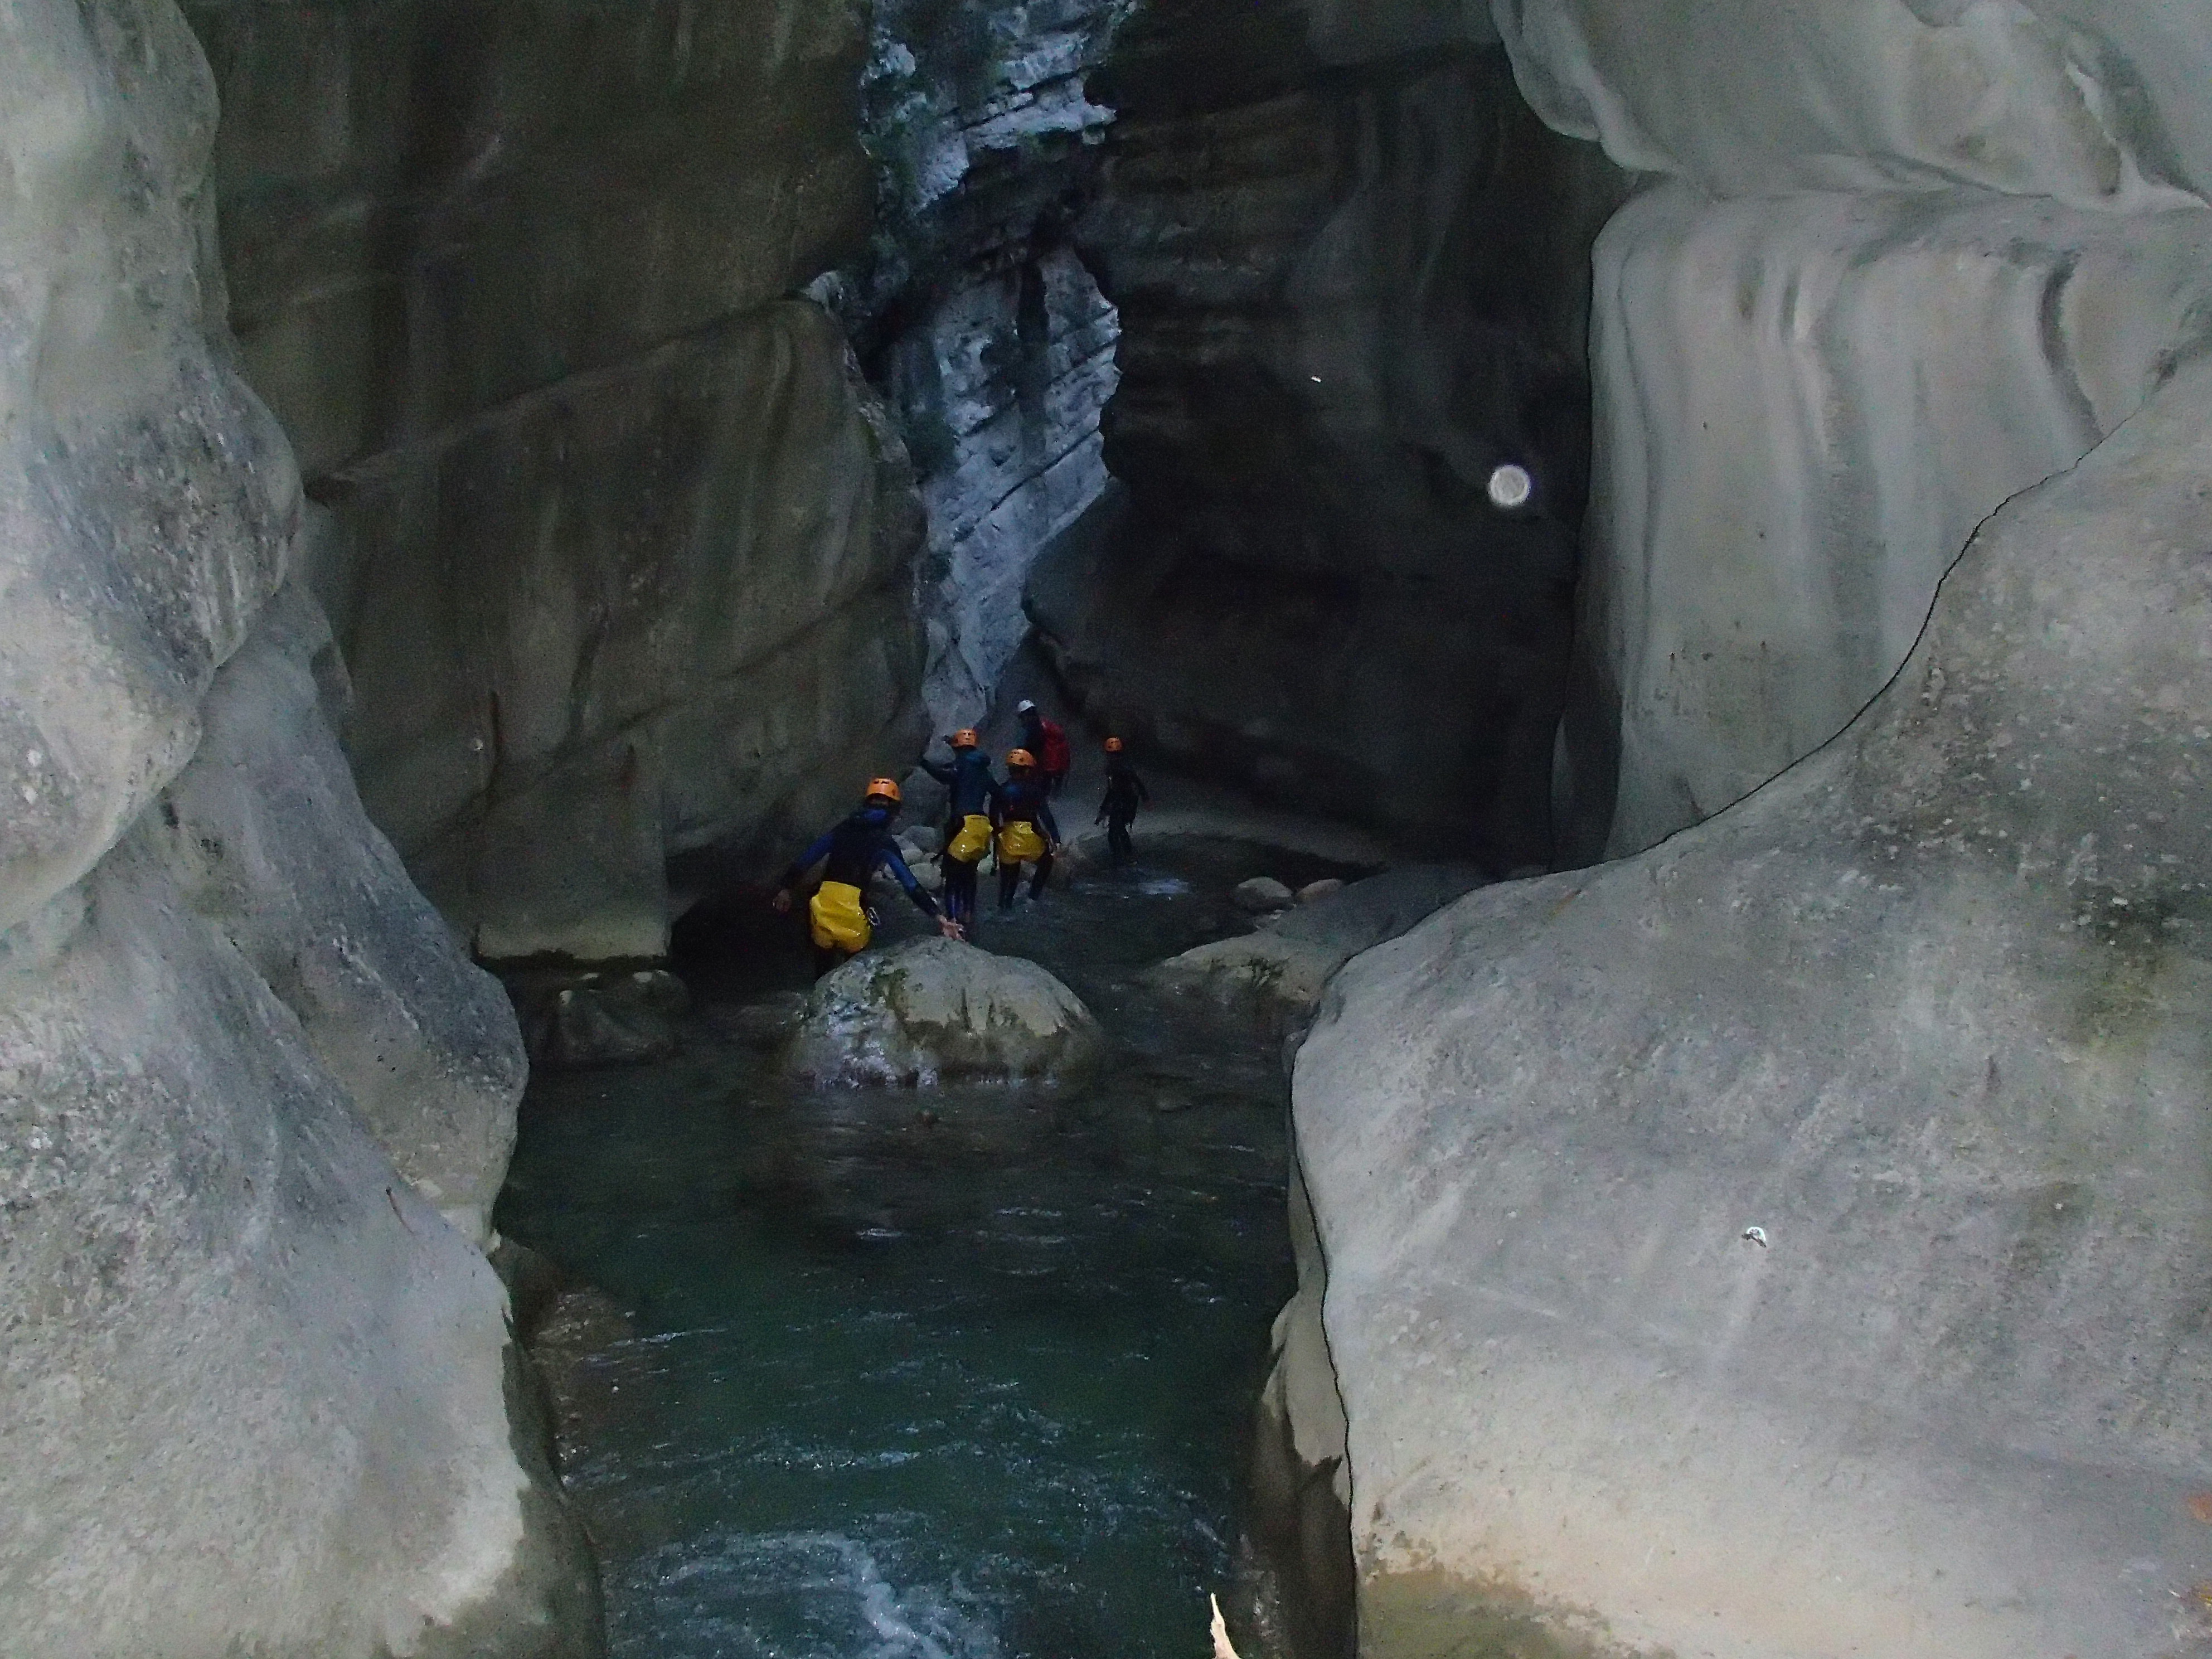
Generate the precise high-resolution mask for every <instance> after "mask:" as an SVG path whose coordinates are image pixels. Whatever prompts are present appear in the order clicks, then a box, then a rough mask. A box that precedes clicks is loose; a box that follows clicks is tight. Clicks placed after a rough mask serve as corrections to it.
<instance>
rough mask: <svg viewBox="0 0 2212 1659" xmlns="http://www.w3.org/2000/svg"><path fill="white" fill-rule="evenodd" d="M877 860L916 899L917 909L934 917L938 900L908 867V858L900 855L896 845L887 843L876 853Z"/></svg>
mask: <svg viewBox="0 0 2212 1659" xmlns="http://www.w3.org/2000/svg"><path fill="white" fill-rule="evenodd" d="M876 862H877V864H878V866H880V867H881V868H883V869H885V870H888V871H890V872H891V879H892V880H894V881H896V883H898V884H899V885H900V886H901V887H902V888H903V889H904V890H905V891H906V896H908V898H910V899H912V900H913V901H914V908H915V909H917V910H919V911H921V914H922V915H925V916H930V917H934V916H935V915H937V901H936V900H935V899H933V898H932V897H930V896H929V891H928V890H927V888H925V887H924V886H923V885H922V884H921V883H920V882H919V881H916V880H915V876H914V872H913V871H911V870H909V869H908V868H907V867H906V860H904V859H902V858H901V857H900V856H899V850H898V848H896V846H890V845H886V846H885V847H884V848H883V850H882V851H881V852H879V853H878V854H876Z"/></svg>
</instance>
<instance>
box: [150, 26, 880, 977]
mask: <svg viewBox="0 0 2212 1659" xmlns="http://www.w3.org/2000/svg"><path fill="white" fill-rule="evenodd" d="M189 10H190V15H191V18H192V20H193V21H194V23H195V25H196V26H197V27H198V28H199V30H200V32H201V33H202V34H203V36H204V38H205V40H207V42H208V46H209V51H210V57H211V58H212V60H213V62H214V64H215V67H216V76H217V80H218V82H219V83H220V85H221V88H222V96H223V100H224V106H225V118H224V121H223V125H222V136H221V139H220V143H219V147H218V151H217V157H218V183H219V185H220V186H221V194H222V201H223V208H222V217H223V232H224V246H225V257H226V258H227V260H228V265H229V270H230V279H231V285H232V289H233V292H234V300H235V312H236V322H237V327H238V331H239V333H240V339H241V342H242V345H243V349H244V353H245V358H246V368H247V372H248V374H250V376H251V377H252V380H254V382H255V384H256V385H257V386H258V387H259V388H260V389H261V390H262V391H263V392H264V393H265V394H266V395H267V396H268V398H270V402H271V403H272V404H273V405H274V406H275V407H276V410H277V413H278V414H279V415H280V416H282V417H283V420H284V422H285V423H286V425H287V427H288V428H289V429H290V430H291V431H292V432H293V433H294V435H295V440H296V441H297V442H298V443H299V446H300V448H301V455H302V458H303V462H304V465H305V468H306V471H307V475H308V478H309V483H310V488H311V489H312V492H313V494H314V495H315V496H316V497H317V498H318V499H319V500H320V501H325V502H326V503H327V504H328V505H329V506H330V507H331V508H332V509H333V511H334V513H335V514H336V518H337V523H336V524H335V526H332V527H331V532H330V539H331V550H330V552H329V555H328V556H327V557H319V558H318V559H317V561H316V562H315V566H314V578H315V581H316V585H317V587H318V590H319V592H320V593H321V594H322V595H323V597H324V599H325V604H326V605H327V606H328V608H329V610H330V612H331V618H332V621H333V623H334V625H335V626H336V628H337V634H338V637H339V641H340V643H341V645H342V647H343V649H344V651H345V653H346V656H347V659H348V660H349V663H350V665H351V666H352V668H353V671H354V675H355V679H356V686H357V689H358V696H357V700H356V707H355V710H354V714H353V720H352V723H351V725H350V726H349V729H348V732H347V744H348V750H349V754H350V756H351V757H352V759H353V761H354V763H355V766H356V771H357V773H358V775H359V776H360V778H361V781H362V789H363V793H364V797H365V799H367V801H368V806H369V810H370V812H371V814H372V816H373V817H374V818H375V819H376V821H377V822H378V823H379V824H380V826H381V827H382V828H384V829H386V831H387V832H388V833H389V834H390V835H391V836H392V839H393V840H394V842H396V843H397V844H398V847H399V848H400V850H401V852H402V853H403V854H404V855H405V856H406V858H407V859H408V860H409V863H410V867H411V868H412V869H413V870H414V871H415V872H416V874H417V875H418V877H419V878H421V879H422V881H423V882H424V884H425V885H426V886H427V887H428V890H430V892H431V894H432V896H434V897H435V899H436V900H437V901H438V902H439V904H440V906H441V908H442V909H443V910H444V912H445V913H446V915H447V917H448V919H449V920H451V921H453V923H454V925H455V927H457V929H458V930H459V932H460V933H462V934H463V935H464V937H465V938H466V939H469V940H470V941H471V943H472V944H473V945H475V946H476V948H477V949H478V950H479V951H482V952H483V953H484V954H486V955H488V956H494V957H510V956H528V955H533V954H538V953H556V954H562V955H568V956H572V957H583V958H593V959H596V958H604V957H641V956H653V955H658V954H659V953H660V952H661V951H664V950H665V946H666V937H667V927H668V921H669V918H668V915H667V896H666V885H665V873H664V871H665V862H666V860H667V858H668V857H669V856H670V855H671V854H673V853H678V852H681V851H684V850H687V849H689V848H694V847H697V846H701V845H703V844H705V843H708V842H717V843H721V844H724V845H726V847H728V848H731V849H732V851H734V852H736V853H738V854H744V852H745V851H747V850H748V849H749V848H754V847H756V846H760V847H764V846H765V844H766V843H769V842H781V841H784V840H787V839H788V838H789V836H791V835H793V834H795V833H798V826H799V824H801V823H805V822H808V821H811V818H812V817H815V816H816V815H817V813H818V812H819V811H820V810H821V809H822V806H823V803H824V801H826V800H827V799H829V798H831V797H836V798H842V795H843V794H844V793H846V792H848V790H849V789H850V788H851V787H852V785H853V782H854V780H856V779H858V778H860V777H864V776H866V775H868V773H869V772H870V771H872V770H878V771H879V770H884V769H892V770H896V769H898V768H899V767H900V766H901V765H902V764H903V763H904V762H905V761H906V760H907V759H908V758H909V757H910V756H911V754H912V752H913V750H914V747H915V744H916V743H917V741H918V739H919V737H920V735H921V717H920V714H919V706H918V703H917V702H916V696H917V693H918V690H919V685H920V681H921V670H922V639H921V628H920V623H919V621H918V620H917V619H915V617H913V615H912V612H913V609H914V607H913V603H912V597H911V593H910V591H909V590H910V583H911V575H910V574H909V571H908V561H909V560H910V558H911V556H912V555H913V553H914V552H915V550H916V548H917V546H918V544H919V540H920V528H921V520H920V515H919V514H918V513H916V512H915V508H914V498H913V491H912V487H911V483H910V482H909V480H908V477H907V475H906V471H905V458H904V453H903V450H902V447H901V446H900V444H899V442H898V441H897V439H896V435H895V433H894V432H893V431H892V430H891V428H890V426H889V424H888V423H887V422H885V421H884V418H883V416H882V412H881V410H879V409H878V407H877V406H876V404H875V401H874V398H873V396H872V393H871V392H869V391H868V389H867V387H866V384H865V382H864V381H863V380H861V378H860V376H859V375H858V374H855V373H853V372H851V369H850V366H849V363H848V352H847V348H846V345H845V343H844V340H843V339H842V337H841V335H840V332H839V331H838V330H837V328H836V326H835V325H832V324H831V323H830V321H829V319H827V318H826V317H825V316H823V314H822V313H820V312H819V311H818V310H817V309H816V308H814V307H811V305H809V304H808V303H807V302H805V301H800V300H797V299H795V298H793V297H792V296H793V295H796V294H797V292H798V291H799V289H802V288H804V287H805V285H806V284H807V283H809V282H810V281H811V280H812V279H813V278H815V277H816V276H818V275H819V274H821V273H822V272H823V271H825V270H829V269H830V268H832V267H834V266H836V265H838V264H842V263H846V262H849V261H852V260H854V259H856V258H859V257H860V255H861V254H862V253H863V252H864V250H865V248H866V237H867V233H868V227H869V223H870V218H871V213H872V206H873V194H874V180H873V170H872V167H871V164H870V161H869V158H868V156H867V155H866V152H865V151H864V150H863V149H862V148H861V145H860V76H861V73H862V70H863V67H864V65H865V64H866V52H867V40H866V27H865V21H864V20H863V19H862V18H860V16H859V15H856V14H855V13H854V12H853V11H852V10H851V9H848V8H845V7H842V6H821V5H816V4H811V3H805V0H711V3H708V4H706V5H703V6H702V5H695V4H691V3H688V0H686V3H678V0H656V3H652V4H647V5H644V6H640V7H631V8H615V9H608V8H604V7H575V6H568V5H562V4H558V3H547V0H465V3H461V4H439V3H430V0H398V3H382V0H355V3H342V4H337V5H332V6H327V7H319V8H313V9H301V8H299V7H297V6H294V5H291V4H289V3H283V0H194V3H192V4H191V7H190V8H189Z"/></svg>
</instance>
